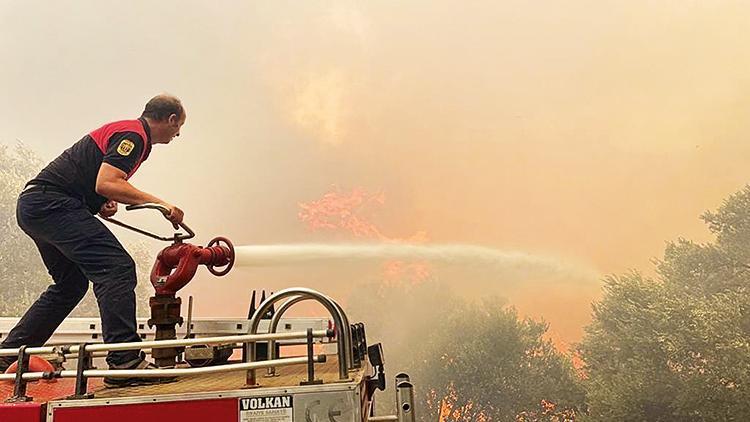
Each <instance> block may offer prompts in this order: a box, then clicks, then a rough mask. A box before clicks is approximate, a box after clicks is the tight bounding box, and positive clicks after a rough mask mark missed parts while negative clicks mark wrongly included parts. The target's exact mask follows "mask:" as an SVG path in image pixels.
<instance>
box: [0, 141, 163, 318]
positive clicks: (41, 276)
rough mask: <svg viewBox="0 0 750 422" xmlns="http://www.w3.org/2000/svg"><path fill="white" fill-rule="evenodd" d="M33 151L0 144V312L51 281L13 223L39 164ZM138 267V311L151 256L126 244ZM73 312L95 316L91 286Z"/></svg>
mask: <svg viewBox="0 0 750 422" xmlns="http://www.w3.org/2000/svg"><path fill="white" fill-rule="evenodd" d="M42 164H43V162H42V160H41V159H40V158H39V156H38V155H37V154H36V153H34V151H32V150H30V149H29V148H27V147H25V146H24V145H22V144H20V143H19V144H18V145H16V146H15V148H13V149H11V148H9V147H8V146H7V145H4V144H0V230H2V233H3V234H2V236H0V287H2V288H0V315H2V316H20V315H21V314H23V312H24V311H25V310H26V309H27V308H28V307H29V306H30V305H31V304H32V303H33V302H34V301H35V300H36V298H37V297H38V296H39V294H40V293H41V292H42V291H44V289H46V288H47V286H48V285H49V284H50V282H51V281H52V280H51V279H50V276H49V275H48V274H47V270H46V268H45V267H44V264H43V263H42V260H41V257H40V256H39V252H38V251H37V250H36V247H35V246H34V243H33V242H32V241H31V239H30V238H29V237H28V236H26V234H25V233H23V231H22V230H21V229H20V228H19V227H18V224H17V223H16V200H17V198H18V194H19V193H20V192H21V190H22V189H23V186H24V185H25V183H26V182H27V181H29V180H30V179H31V178H33V177H34V176H35V175H36V174H37V173H38V172H39V170H40V168H41V167H42ZM127 247H128V249H129V250H130V253H131V255H132V256H133V259H134V260H135V262H136V267H137V270H138V281H139V282H138V287H137V289H136V294H137V297H138V301H139V304H140V305H141V306H139V307H138V309H139V313H143V312H144V311H147V310H148V307H147V306H145V304H146V303H148V302H147V298H148V297H149V296H150V295H151V292H150V288H149V282H148V276H149V271H150V268H151V267H150V265H151V264H150V262H151V260H152V259H151V256H150V253H149V252H148V251H147V249H146V248H145V247H144V246H143V245H142V244H135V245H127ZM73 315H75V316H97V315H99V310H98V308H97V306H96V300H95V299H94V297H93V291H92V289H89V292H88V293H87V294H86V297H85V298H84V299H83V300H82V301H81V303H80V304H79V305H78V307H77V308H76V309H75V310H74V311H73Z"/></svg>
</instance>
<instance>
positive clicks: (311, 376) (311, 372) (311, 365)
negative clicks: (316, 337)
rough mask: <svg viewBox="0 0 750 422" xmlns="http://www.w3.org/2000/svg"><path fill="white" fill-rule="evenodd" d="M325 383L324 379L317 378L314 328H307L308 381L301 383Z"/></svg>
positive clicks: (301, 383)
mask: <svg viewBox="0 0 750 422" xmlns="http://www.w3.org/2000/svg"><path fill="white" fill-rule="evenodd" d="M318 384H323V380H321V379H316V378H315V361H314V355H313V330H312V328H308V329H307V381H302V382H300V383H299V385H318Z"/></svg>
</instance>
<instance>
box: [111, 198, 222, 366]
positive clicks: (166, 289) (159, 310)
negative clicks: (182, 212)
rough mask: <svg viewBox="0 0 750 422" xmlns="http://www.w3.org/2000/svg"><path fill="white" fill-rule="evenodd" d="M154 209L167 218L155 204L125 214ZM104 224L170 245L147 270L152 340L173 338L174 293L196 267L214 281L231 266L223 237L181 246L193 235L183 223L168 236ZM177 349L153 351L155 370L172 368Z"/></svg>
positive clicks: (175, 320) (176, 313) (177, 303)
mask: <svg viewBox="0 0 750 422" xmlns="http://www.w3.org/2000/svg"><path fill="white" fill-rule="evenodd" d="M149 208H150V209H155V210H158V211H160V212H161V213H162V214H163V215H164V216H165V217H167V216H168V215H169V209H168V208H167V207H164V206H162V205H159V204H141V205H128V206H127V207H125V209H126V210H128V211H130V210H138V209H149ZM105 220H106V221H108V222H110V223H113V224H116V225H118V226H120V227H124V228H126V229H129V230H132V231H134V232H136V233H140V234H142V235H144V236H148V237H150V238H152V239H157V240H162V241H165V242H172V244H171V245H169V246H167V247H166V248H164V249H162V250H161V251H160V252H159V254H158V255H157V256H156V262H155V263H154V266H153V268H152V269H151V284H153V286H154V289H155V290H156V294H155V295H154V296H152V297H151V298H150V299H149V307H150V308H151V318H150V319H149V320H148V325H149V327H154V326H155V327H156V340H168V339H174V338H176V329H175V327H176V325H177V324H179V325H182V323H183V319H182V316H181V315H180V307H181V305H182V300H180V298H179V297H176V293H177V291H178V290H180V289H181V288H183V287H185V285H187V284H188V283H189V282H190V280H192V279H193V277H194V276H195V273H196V271H198V266H199V265H205V266H206V268H208V271H209V272H210V273H211V274H213V275H215V276H218V277H221V276H224V275H226V274H227V273H228V272H229V270H231V269H232V267H233V266H234V256H235V255H234V246H233V245H232V242H230V241H229V239H227V238H225V237H216V238H214V239H213V240H211V241H210V242H208V245H207V246H205V247H203V246H196V245H193V244H190V243H185V242H184V241H185V240H187V239H192V238H193V237H195V233H194V232H193V231H192V230H191V229H190V227H188V226H187V225H185V223H179V224H173V226H174V228H175V230H180V229H181V231H177V232H175V233H174V235H172V236H159V235H157V234H154V233H151V232H148V231H145V230H142V229H139V228H138V227H133V226H131V225H129V224H125V223H123V222H121V221H118V220H114V219H111V218H105ZM179 352H180V350H179V349H177V348H174V349H169V348H164V349H154V350H153V351H152V355H153V357H154V361H155V362H156V364H157V366H160V367H165V366H174V364H175V358H176V356H177V354H178V353H179Z"/></svg>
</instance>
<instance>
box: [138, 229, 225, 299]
mask: <svg viewBox="0 0 750 422" xmlns="http://www.w3.org/2000/svg"><path fill="white" fill-rule="evenodd" d="M199 265H205V266H206V268H208V271H209V272H210V273H211V274H213V275H215V276H217V277H221V276H223V275H226V274H227V273H228V272H229V270H231V269H232V266H234V246H233V245H232V242H230V241H229V239H227V238H225V237H216V238H214V239H213V240H211V241H210V242H208V245H207V246H206V247H202V246H195V245H191V244H189V243H182V242H181V241H177V242H175V243H174V244H173V245H171V246H167V247H166V248H164V249H162V250H161V252H159V254H158V255H157V256H156V262H155V263H154V267H153V268H152V269H151V284H153V285H154V289H156V294H157V295H170V294H171V295H174V294H175V293H177V291H178V290H180V289H181V288H183V287H185V285H186V284H188V283H189V282H190V280H192V279H193V276H195V272H196V271H197V270H198V266H199ZM221 267H223V268H221ZM218 268H220V269H218Z"/></svg>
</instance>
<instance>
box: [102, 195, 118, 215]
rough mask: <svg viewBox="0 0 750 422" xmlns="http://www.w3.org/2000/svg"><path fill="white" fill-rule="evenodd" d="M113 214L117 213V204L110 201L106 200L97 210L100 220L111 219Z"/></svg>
mask: <svg viewBox="0 0 750 422" xmlns="http://www.w3.org/2000/svg"><path fill="white" fill-rule="evenodd" d="M115 213H117V202H115V201H113V200H111V199H109V200H107V202H105V203H104V205H102V207H101V208H100V209H99V216H100V217H102V218H109V217H112V216H113V215H115Z"/></svg>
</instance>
